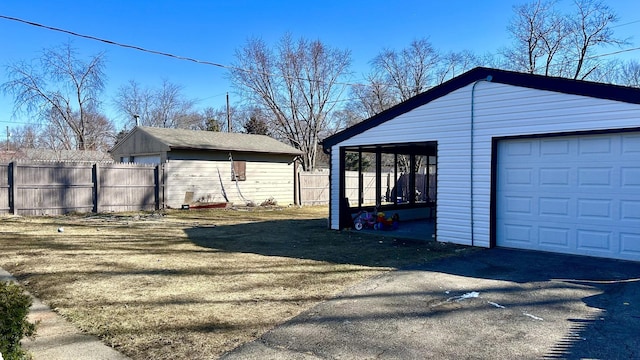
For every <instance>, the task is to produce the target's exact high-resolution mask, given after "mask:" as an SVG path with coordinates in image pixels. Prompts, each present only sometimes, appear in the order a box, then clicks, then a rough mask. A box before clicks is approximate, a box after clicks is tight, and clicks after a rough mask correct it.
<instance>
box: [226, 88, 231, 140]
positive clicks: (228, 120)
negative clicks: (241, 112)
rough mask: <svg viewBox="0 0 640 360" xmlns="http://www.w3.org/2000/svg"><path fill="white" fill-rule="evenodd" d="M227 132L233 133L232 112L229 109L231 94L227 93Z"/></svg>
mask: <svg viewBox="0 0 640 360" xmlns="http://www.w3.org/2000/svg"><path fill="white" fill-rule="evenodd" d="M227 132H231V110H230V109H229V93H227Z"/></svg>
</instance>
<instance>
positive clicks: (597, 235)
mask: <svg viewBox="0 0 640 360" xmlns="http://www.w3.org/2000/svg"><path fill="white" fill-rule="evenodd" d="M576 235H577V236H576V240H577V246H578V250H585V251H599V252H606V253H608V252H610V251H611V247H612V242H611V237H612V234H611V232H610V231H598V230H586V229H578V231H577V233H576Z"/></svg>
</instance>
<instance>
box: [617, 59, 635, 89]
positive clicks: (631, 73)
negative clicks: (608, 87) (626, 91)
mask: <svg viewBox="0 0 640 360" xmlns="http://www.w3.org/2000/svg"><path fill="white" fill-rule="evenodd" d="M619 76H620V79H619V80H618V83H620V84H621V85H626V86H633V87H640V62H639V61H638V60H628V61H627V62H625V63H623V64H622V65H621V70H620V73H619Z"/></svg>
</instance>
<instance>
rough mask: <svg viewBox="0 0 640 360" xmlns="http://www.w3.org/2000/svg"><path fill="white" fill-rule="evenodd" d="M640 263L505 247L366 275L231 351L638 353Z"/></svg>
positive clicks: (283, 355) (484, 355)
mask: <svg viewBox="0 0 640 360" xmlns="http://www.w3.org/2000/svg"><path fill="white" fill-rule="evenodd" d="M639 334H640V263H632V262H623V261H613V260H605V259H597V258H588V257H576V256H565V255H555V254H548V253H539V252H528V251H517V250H507V249H490V250H482V251H477V252H473V253H470V254H467V255H464V256H461V257H457V258H454V259H445V260H442V261H438V262H435V263H432V264H427V265H425V266H423V267H416V268H414V269H407V270H403V271H395V272H391V273H388V274H385V275H383V276H380V277H377V278H375V279H371V280H368V281H366V282H363V283H361V284H359V285H357V286H355V287H353V288H351V289H349V290H348V291H346V292H344V293H343V294H341V296H339V297H338V298H336V299H333V300H331V301H327V302H325V303H322V304H320V305H319V306H317V307H315V308H313V309H311V310H309V311H307V312H305V313H303V314H301V315H299V316H298V317H296V318H294V319H292V320H291V321H289V322H287V323H285V324H283V325H281V326H278V327H277V328H275V329H273V330H271V331H269V332H267V333H266V334H264V335H263V336H262V337H261V338H260V339H258V340H256V341H254V342H252V343H248V344H245V345H243V346H241V347H239V348H237V349H235V350H234V351H232V352H230V353H228V354H226V355H224V356H223V359H394V358H397V359H400V358H401V359H425V358H446V359H454V358H455V359H462V358H473V359H515V358H522V359H539V358H547V359H555V358H569V359H578V358H601V359H638V358H640V336H639Z"/></svg>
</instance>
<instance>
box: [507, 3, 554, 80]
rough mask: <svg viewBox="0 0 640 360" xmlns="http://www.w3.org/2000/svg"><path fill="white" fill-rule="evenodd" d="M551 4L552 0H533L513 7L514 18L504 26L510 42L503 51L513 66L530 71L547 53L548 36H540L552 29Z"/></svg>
mask: <svg viewBox="0 0 640 360" xmlns="http://www.w3.org/2000/svg"><path fill="white" fill-rule="evenodd" d="M554 4H555V2H554V1H541V0H535V1H532V2H529V3H525V4H521V5H516V6H514V7H513V11H514V18H513V19H512V20H511V22H510V23H509V26H508V27H507V30H508V31H509V33H510V34H511V36H512V37H513V39H514V44H513V46H512V47H511V48H508V49H507V50H506V51H504V54H505V56H506V57H508V58H509V59H510V60H511V61H512V63H513V66H514V67H515V69H516V70H523V71H526V72H528V73H530V74H534V73H538V72H539V69H538V59H540V58H542V57H545V56H546V55H547V53H546V47H545V44H546V43H547V42H549V43H550V42H551V39H548V40H547V39H544V38H545V36H547V35H549V34H551V33H553V29H552V25H553V24H555V22H552V21H551V19H552V17H553V14H552V13H551V12H552V9H553V6H554ZM564 36H566V35H564ZM549 45H550V47H553V46H552V45H551V44H549ZM551 58H553V55H552V56H551Z"/></svg>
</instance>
